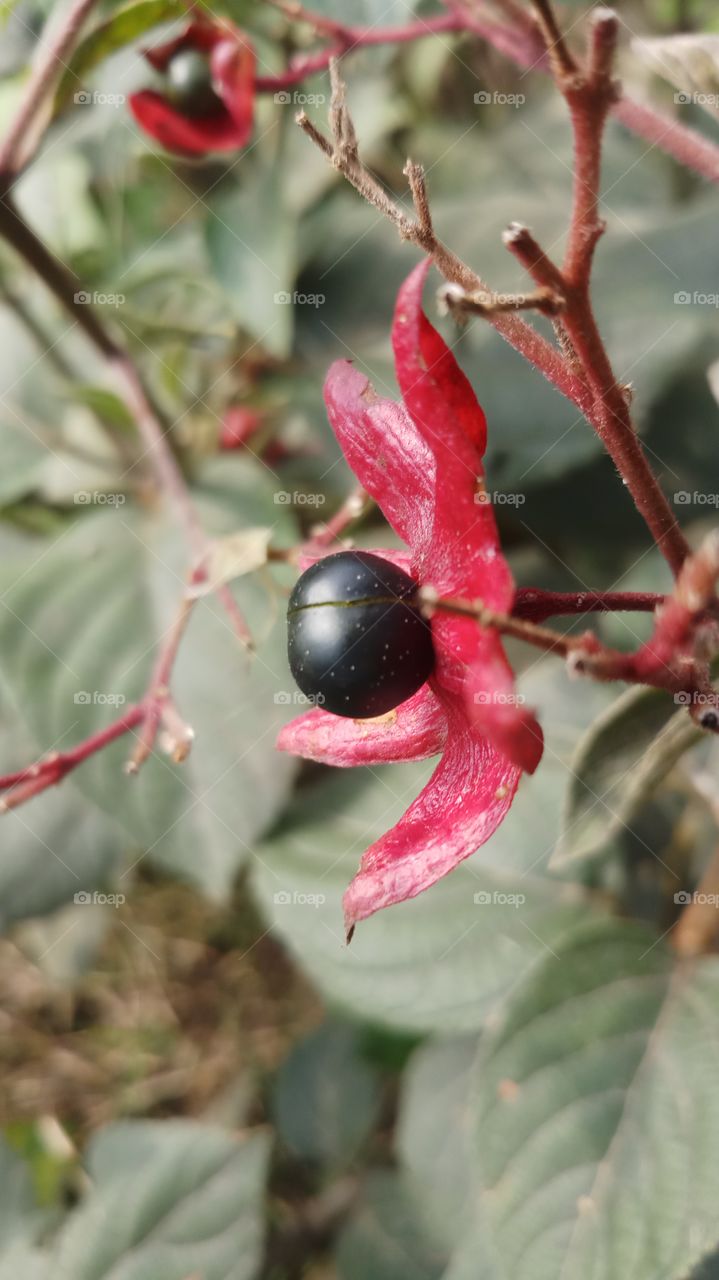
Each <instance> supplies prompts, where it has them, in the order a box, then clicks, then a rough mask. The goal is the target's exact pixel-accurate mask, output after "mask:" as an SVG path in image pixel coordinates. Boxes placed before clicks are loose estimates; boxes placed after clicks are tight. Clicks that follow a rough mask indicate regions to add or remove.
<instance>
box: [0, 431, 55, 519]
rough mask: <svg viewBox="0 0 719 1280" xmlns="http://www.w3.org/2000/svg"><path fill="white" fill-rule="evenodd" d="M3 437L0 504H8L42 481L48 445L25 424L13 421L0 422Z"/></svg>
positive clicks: (0, 437)
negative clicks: (46, 446)
mask: <svg viewBox="0 0 719 1280" xmlns="http://www.w3.org/2000/svg"><path fill="white" fill-rule="evenodd" d="M0 441H2V446H1V447H2V460H3V464H2V472H0V506H7V505H9V504H10V503H11V502H15V501H16V500H17V499H18V498H23V497H24V496H25V494H27V493H31V492H32V490H33V489H34V488H35V487H36V486H38V485H39V483H40V478H41V474H42V468H43V464H44V462H45V460H46V458H47V449H46V448H45V446H44V444H43V443H42V441H41V440H39V439H38V438H37V436H36V435H33V434H32V432H31V431H29V430H28V428H27V427H26V426H24V425H21V424H20V423H16V422H13V421H10V422H8V421H5V422H3V423H2V424H1V425H0Z"/></svg>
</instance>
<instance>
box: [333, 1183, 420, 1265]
mask: <svg viewBox="0 0 719 1280" xmlns="http://www.w3.org/2000/svg"><path fill="white" fill-rule="evenodd" d="M335 1256H336V1263H337V1272H338V1275H339V1280H408V1277H409V1276H411V1277H412V1280H439V1277H440V1276H441V1275H442V1272H443V1270H444V1262H445V1254H444V1250H443V1249H442V1246H441V1244H439V1243H438V1242H437V1241H436V1240H435V1239H434V1238H433V1237H432V1234H431V1231H430V1230H429V1229H428V1227H427V1224H426V1223H425V1222H424V1221H423V1219H422V1213H421V1207H420V1204H419V1202H418V1201H417V1200H416V1199H415V1198H414V1196H413V1194H412V1192H411V1190H410V1188H409V1187H408V1186H407V1185H406V1183H405V1182H404V1181H403V1180H402V1179H401V1177H399V1176H398V1175H397V1174H393V1173H389V1172H387V1171H382V1172H378V1173H372V1174H370V1176H369V1178H368V1179H367V1183H366V1185H365V1188H364V1195H363V1200H362V1203H361V1205H360V1208H359V1211H358V1212H357V1213H355V1214H354V1215H353V1217H352V1218H351V1219H350V1221H349V1223H348V1225H347V1226H346V1227H345V1229H344V1230H343V1232H342V1234H341V1235H340V1238H339V1242H338V1246H337V1251H336V1255H335Z"/></svg>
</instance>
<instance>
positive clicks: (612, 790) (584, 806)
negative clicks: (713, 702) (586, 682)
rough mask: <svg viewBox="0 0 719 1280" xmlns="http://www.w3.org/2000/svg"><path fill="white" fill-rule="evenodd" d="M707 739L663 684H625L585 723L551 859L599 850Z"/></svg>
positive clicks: (561, 859) (562, 859)
mask: <svg viewBox="0 0 719 1280" xmlns="http://www.w3.org/2000/svg"><path fill="white" fill-rule="evenodd" d="M703 737H704V735H703V733H702V731H701V729H699V728H697V726H696V725H695V724H694V722H693V721H692V720H690V718H689V716H688V715H687V713H686V711H685V710H683V709H682V710H679V711H677V710H676V703H675V702H674V701H673V699H672V697H671V695H670V694H668V693H665V692H664V690H662V689H644V688H637V689H630V690H628V691H627V692H626V693H623V694H621V695H620V697H619V698H617V700H616V702H614V703H613V704H612V705H611V707H609V708H608V709H607V710H606V711H605V712H603V713H602V714H601V715H600V716H599V717H598V718H597V720H595V721H594V723H593V724H592V725H590V727H589V729H588V730H587V732H586V733H585V735H584V736H583V738H582V739H581V741H580V743H579V745H578V747H577V750H576V753H575V755H574V758H573V760H572V765H571V773H570V780H569V786H568V788H567V795H566V800H565V805H564V812H563V816H562V832H561V836H560V839H559V844H558V846H557V851H556V853H555V857H554V860H553V861H554V864H555V865H556V866H558V867H559V866H562V865H563V864H564V863H565V862H570V861H573V860H575V859H580V858H586V857H589V856H590V855H592V854H594V853H597V852H599V851H600V850H601V849H602V848H604V847H605V846H606V845H607V844H608V843H609V842H610V841H611V840H612V839H613V837H614V836H616V835H617V834H618V833H619V832H620V831H621V829H622V828H623V827H626V826H627V825H628V824H629V823H631V821H632V819H633V818H634V816H635V815H636V814H637V813H638V812H639V810H640V809H641V808H642V806H643V805H644V804H645V803H646V801H647V800H649V799H650V798H651V796H652V794H653V793H654V791H655V790H656V788H657V787H658V786H659V783H660V782H662V780H663V779H664V778H665V777H666V775H667V773H668V772H669V770H670V769H672V768H673V766H674V765H675V764H676V762H677V760H679V759H680V757H681V756H682V755H683V754H684V752H685V751H688V750H689V748H690V747H692V746H695V745H696V744H697V743H698V742H700V741H701V740H702V738H703Z"/></svg>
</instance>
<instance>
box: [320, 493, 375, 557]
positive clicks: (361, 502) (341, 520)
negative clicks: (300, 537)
mask: <svg viewBox="0 0 719 1280" xmlns="http://www.w3.org/2000/svg"><path fill="white" fill-rule="evenodd" d="M370 502H371V499H370V497H369V495H368V494H367V493H365V490H364V489H363V488H362V487H361V485H358V486H357V488H356V489H353V490H352V492H351V493H350V494H349V496H348V497H347V498H345V501H344V502H343V503H342V506H341V507H340V508H339V511H336V512H335V514H334V515H333V516H332V517H331V518H330V519H329V520H328V521H327V522H326V523H325V524H318V525H315V527H314V528H313V529H312V530H311V532H310V537H309V540H308V541H307V542H306V543H305V549H306V550H307V551H308V552H311V551H313V550H315V549H316V550H318V551H321V550H322V549H323V548H325V547H331V546H332V543H333V542H336V541H337V539H338V538H341V536H342V534H343V533H344V531H345V529H347V528H348V527H349V525H351V524H353V523H354V521H355V520H359V518H360V516H362V515H363V514H364V512H365V511H366V509H367V506H368V504H369V503H370Z"/></svg>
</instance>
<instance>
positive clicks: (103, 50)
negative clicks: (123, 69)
mask: <svg viewBox="0 0 719 1280" xmlns="http://www.w3.org/2000/svg"><path fill="white" fill-rule="evenodd" d="M186 13H187V10H186V8H185V6H184V5H183V4H181V3H180V0H138V3H136V4H128V5H125V6H124V7H123V8H121V9H118V10H117V11H116V12H115V13H114V14H113V15H112V17H111V18H108V20H107V22H103V23H102V24H101V25H100V26H99V27H95V29H94V31H91V32H90V34H89V35H88V36H86V37H85V39H84V40H82V41H81V42H80V44H79V45H78V47H77V49H76V50H75V53H74V54H73V57H72V58H71V60H70V64H69V66H68V68H67V70H66V71H65V73H64V75H63V77H62V80H61V81H60V85H59V87H58V90H57V94H56V97H55V110H56V111H61V110H62V108H63V107H64V106H66V105H67V103H68V101H71V100H72V96H73V94H74V93H76V92H77V91H78V90H81V89H83V88H84V86H85V82H86V78H87V77H88V76H89V75H90V72H92V71H93V70H94V69H95V67H97V66H99V64H100V63H101V62H104V61H105V59H106V58H109V57H110V56H111V54H113V53H117V52H118V51H119V50H120V49H124V48H125V46H126V45H128V44H132V42H133V40H137V39H138V37H139V36H143V35H144V34H145V32H146V31H150V30H151V29H152V28H153V27H156V26H158V25H159V24H160V23H161V22H169V21H171V20H172V19H173V18H182V17H185V16H186Z"/></svg>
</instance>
